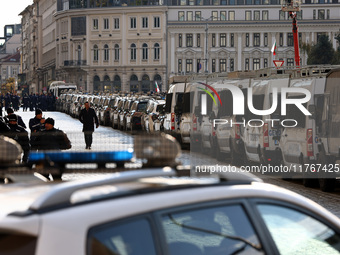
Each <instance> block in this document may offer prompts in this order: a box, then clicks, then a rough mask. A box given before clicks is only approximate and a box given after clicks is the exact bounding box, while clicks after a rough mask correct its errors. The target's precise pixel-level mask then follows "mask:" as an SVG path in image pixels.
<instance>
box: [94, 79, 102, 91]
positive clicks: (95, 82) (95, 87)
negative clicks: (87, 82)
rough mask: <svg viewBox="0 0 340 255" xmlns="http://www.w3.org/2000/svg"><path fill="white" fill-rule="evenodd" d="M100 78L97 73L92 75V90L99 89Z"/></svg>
mask: <svg viewBox="0 0 340 255" xmlns="http://www.w3.org/2000/svg"><path fill="white" fill-rule="evenodd" d="M100 89H101V88H100V78H99V76H98V75H96V76H94V77H93V91H96V92H98V91H100Z"/></svg>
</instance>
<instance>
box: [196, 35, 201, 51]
mask: <svg viewBox="0 0 340 255" xmlns="http://www.w3.org/2000/svg"><path fill="white" fill-rule="evenodd" d="M196 41H197V47H198V48H199V47H201V34H197V40H196Z"/></svg>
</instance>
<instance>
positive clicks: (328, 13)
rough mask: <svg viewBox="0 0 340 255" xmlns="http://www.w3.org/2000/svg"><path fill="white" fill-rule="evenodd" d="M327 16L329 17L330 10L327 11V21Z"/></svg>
mask: <svg viewBox="0 0 340 255" xmlns="http://www.w3.org/2000/svg"><path fill="white" fill-rule="evenodd" d="M329 16H330V10H329V9H327V19H329Z"/></svg>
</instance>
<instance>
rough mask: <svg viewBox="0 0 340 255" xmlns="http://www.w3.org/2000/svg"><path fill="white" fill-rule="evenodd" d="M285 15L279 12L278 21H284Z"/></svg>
mask: <svg viewBox="0 0 340 255" xmlns="http://www.w3.org/2000/svg"><path fill="white" fill-rule="evenodd" d="M285 13H286V12H284V11H281V10H280V11H279V20H285Z"/></svg>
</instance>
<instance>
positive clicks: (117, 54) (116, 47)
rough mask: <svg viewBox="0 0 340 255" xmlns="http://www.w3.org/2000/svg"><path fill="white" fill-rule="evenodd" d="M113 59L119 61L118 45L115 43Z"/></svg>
mask: <svg viewBox="0 0 340 255" xmlns="http://www.w3.org/2000/svg"><path fill="white" fill-rule="evenodd" d="M115 61H119V45H118V44H116V45H115Z"/></svg>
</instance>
